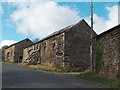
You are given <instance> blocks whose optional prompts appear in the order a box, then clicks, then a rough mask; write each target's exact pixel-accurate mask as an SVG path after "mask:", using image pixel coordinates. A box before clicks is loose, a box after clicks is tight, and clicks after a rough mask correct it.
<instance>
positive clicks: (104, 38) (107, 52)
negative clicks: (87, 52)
mask: <svg viewBox="0 0 120 90" xmlns="http://www.w3.org/2000/svg"><path fill="white" fill-rule="evenodd" d="M96 40H97V43H99V44H101V47H102V57H101V58H102V59H101V60H102V65H101V70H100V73H101V74H104V75H107V76H118V69H119V67H120V66H119V65H120V25H118V26H115V27H113V28H111V29H109V30H107V31H105V32H103V33H101V34H100V35H98V36H97V38H96ZM96 55H97V53H96Z"/></svg>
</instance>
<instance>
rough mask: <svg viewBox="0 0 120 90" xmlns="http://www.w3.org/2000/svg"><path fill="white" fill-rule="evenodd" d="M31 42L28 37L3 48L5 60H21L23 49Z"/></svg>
mask: <svg viewBox="0 0 120 90" xmlns="http://www.w3.org/2000/svg"><path fill="white" fill-rule="evenodd" d="M31 44H32V41H30V40H29V39H25V40H22V41H20V42H18V43H15V44H13V45H11V46H9V47H8V48H7V49H6V50H5V61H10V62H15V63H17V62H18V63H20V62H22V60H23V49H24V48H25V47H27V46H29V45H31Z"/></svg>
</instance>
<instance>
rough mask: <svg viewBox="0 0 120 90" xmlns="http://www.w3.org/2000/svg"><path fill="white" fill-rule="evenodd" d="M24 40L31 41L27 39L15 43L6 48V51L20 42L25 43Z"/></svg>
mask: <svg viewBox="0 0 120 90" xmlns="http://www.w3.org/2000/svg"><path fill="white" fill-rule="evenodd" d="M25 40H29V41H31V40H30V39H29V38H26V39H23V40H21V41H19V42H17V43H14V44H12V45H10V46H8V47H7V48H6V49H8V48H9V47H12V46H14V45H16V44H19V43H21V42H23V41H25ZM31 42H32V41H31Z"/></svg>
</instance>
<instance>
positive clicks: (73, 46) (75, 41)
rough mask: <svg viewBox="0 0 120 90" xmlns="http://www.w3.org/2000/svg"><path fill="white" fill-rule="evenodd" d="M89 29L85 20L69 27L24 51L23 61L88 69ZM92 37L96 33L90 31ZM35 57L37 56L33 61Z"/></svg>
mask: <svg viewBox="0 0 120 90" xmlns="http://www.w3.org/2000/svg"><path fill="white" fill-rule="evenodd" d="M90 34H91V28H90V26H89V25H88V24H87V23H86V21H85V20H81V21H79V22H78V23H76V24H74V25H70V26H68V27H66V28H63V29H62V30H59V31H57V32H54V33H53V34H51V35H49V36H47V37H46V38H43V39H42V40H40V41H39V42H37V43H35V44H33V45H31V46H29V47H27V48H25V49H24V56H23V59H24V61H25V60H30V61H34V60H35V61H37V62H38V63H40V64H42V65H48V66H60V67H64V68H80V69H81V70H83V69H88V67H89V65H90V42H91V37H90ZM92 34H93V36H94V37H96V33H95V32H94V31H92ZM36 56H39V57H37V58H36V59H37V60H36V59H35V57H36Z"/></svg>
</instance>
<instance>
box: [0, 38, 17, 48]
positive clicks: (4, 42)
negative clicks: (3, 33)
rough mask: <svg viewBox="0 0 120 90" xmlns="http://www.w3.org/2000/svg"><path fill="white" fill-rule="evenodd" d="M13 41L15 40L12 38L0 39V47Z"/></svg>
mask: <svg viewBox="0 0 120 90" xmlns="http://www.w3.org/2000/svg"><path fill="white" fill-rule="evenodd" d="M13 43H16V41H14V40H2V41H0V48H1V47H2V46H4V45H8V46H9V45H11V44H13Z"/></svg>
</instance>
